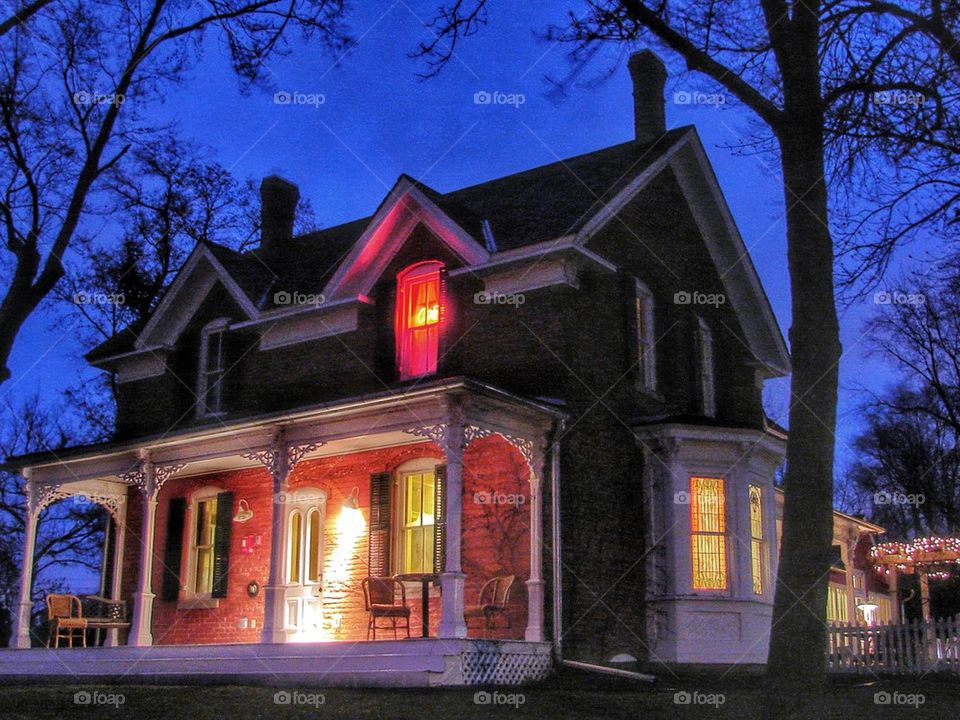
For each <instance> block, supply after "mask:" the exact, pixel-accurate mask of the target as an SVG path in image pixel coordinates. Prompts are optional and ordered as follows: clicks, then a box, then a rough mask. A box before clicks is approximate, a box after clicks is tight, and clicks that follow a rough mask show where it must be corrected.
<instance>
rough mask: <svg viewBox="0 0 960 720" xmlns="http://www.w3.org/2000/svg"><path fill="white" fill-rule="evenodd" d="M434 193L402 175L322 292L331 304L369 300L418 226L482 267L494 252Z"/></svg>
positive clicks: (458, 256)
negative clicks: (368, 297)
mask: <svg viewBox="0 0 960 720" xmlns="http://www.w3.org/2000/svg"><path fill="white" fill-rule="evenodd" d="M428 193H429V194H433V193H432V191H430V190H429V188H425V187H423V186H421V185H419V184H418V183H416V182H414V181H413V180H412V179H410V178H409V177H407V176H405V175H404V176H401V178H400V179H399V180H398V181H397V184H396V185H395V186H394V188H393V189H392V190H391V191H390V193H389V194H388V195H387V197H386V199H385V200H384V201H383V203H382V204H381V205H380V208H379V209H378V210H377V212H376V213H375V214H374V216H373V218H372V219H371V221H370V223H369V224H368V225H367V227H366V229H365V230H364V231H363V233H362V234H361V235H360V237H359V238H358V239H357V241H356V242H355V243H354V244H353V247H352V248H351V250H350V252H349V253H348V254H347V256H346V257H345V258H344V260H343V262H342V263H341V264H340V266H339V267H338V269H337V271H336V273H334V275H333V277H332V278H331V279H330V281H329V282H328V283H327V285H326V287H325V288H324V292H323V294H324V296H325V297H326V298H327V300H338V299H343V298H346V297H356V296H365V295H367V294H369V293H370V291H371V290H372V288H373V286H374V285H375V284H376V283H377V281H378V280H379V279H380V278H381V276H382V275H383V274H384V272H385V271H386V270H387V268H388V267H389V266H390V265H391V262H392V261H393V258H394V257H395V256H396V255H397V254H398V253H399V252H400V250H401V249H402V248H403V246H404V244H405V243H406V241H407V239H408V238H409V237H410V235H411V233H413V231H414V229H415V228H417V226H418V225H421V224H422V225H423V226H424V227H426V228H427V229H428V230H430V232H431V233H432V234H433V235H435V236H436V237H437V238H439V239H440V240H441V241H443V243H444V244H445V245H446V246H447V247H448V248H449V250H450V252H452V253H453V255H455V256H456V257H457V258H459V259H460V260H461V261H462V262H463V263H464V264H465V265H478V264H481V263H485V262H487V261H488V260H489V259H490V253H489V252H488V251H487V250H486V249H485V248H484V247H483V245H481V244H480V243H479V242H477V240H475V239H474V238H473V237H472V236H471V235H470V234H469V233H468V232H466V231H465V230H464V229H463V228H462V227H461V226H460V225H459V224H458V223H457V222H456V221H454V220H453V219H452V218H451V217H450V216H449V215H448V214H447V213H446V212H444V211H443V210H442V209H441V208H440V206H439V205H438V204H437V203H436V202H435V201H434V200H433V199H432V198H431V197H430V196H429V194H428Z"/></svg>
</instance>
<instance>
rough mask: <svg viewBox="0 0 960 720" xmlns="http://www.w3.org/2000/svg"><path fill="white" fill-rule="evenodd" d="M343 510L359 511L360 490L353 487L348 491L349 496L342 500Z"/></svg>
mask: <svg viewBox="0 0 960 720" xmlns="http://www.w3.org/2000/svg"><path fill="white" fill-rule="evenodd" d="M343 509H344V510H359V509H360V488H358V487H354V488H353V490H351V491H350V494H349V495H347V497H345V498H344V500H343Z"/></svg>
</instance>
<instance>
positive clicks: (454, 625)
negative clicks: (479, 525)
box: [438, 401, 467, 638]
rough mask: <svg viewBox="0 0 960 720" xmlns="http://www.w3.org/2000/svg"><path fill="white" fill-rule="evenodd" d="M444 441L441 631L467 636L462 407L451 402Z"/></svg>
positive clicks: (462, 636)
mask: <svg viewBox="0 0 960 720" xmlns="http://www.w3.org/2000/svg"><path fill="white" fill-rule="evenodd" d="M443 439H444V445H445V446H446V447H445V451H446V456H447V489H446V500H447V507H446V508H445V510H446V532H445V533H444V538H445V540H446V550H445V557H446V559H445V564H444V571H443V572H442V573H440V589H441V591H442V593H443V602H442V605H441V610H440V627H439V629H438V635H439V636H440V637H442V638H464V637H466V636H467V624H466V621H465V620H464V618H463V605H464V599H463V596H464V588H465V585H466V578H467V576H466V575H465V574H464V573H463V569H462V566H461V557H460V545H461V540H462V527H463V511H462V507H463V448H464V445H465V440H464V418H463V409H462V407H461V406H460V405H459V404H458V403H457V402H455V401H453V402H451V405H450V407H449V411H448V421H447V424H446V428H444V438H443Z"/></svg>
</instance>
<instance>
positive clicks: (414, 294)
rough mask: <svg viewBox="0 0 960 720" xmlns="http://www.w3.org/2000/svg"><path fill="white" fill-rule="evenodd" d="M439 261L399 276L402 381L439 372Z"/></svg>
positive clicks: (412, 267)
mask: <svg viewBox="0 0 960 720" xmlns="http://www.w3.org/2000/svg"><path fill="white" fill-rule="evenodd" d="M442 267H443V264H442V263H440V262H436V261H428V262H423V263H417V264H416V265H413V266H411V267H409V268H407V269H406V270H404V271H403V272H401V273H400V274H399V275H398V276H397V309H396V326H395V332H396V343H397V369H398V371H399V373H400V379H401V380H406V379H408V378H414V377H420V376H421V375H429V374H431V373H435V372H436V371H437V352H438V349H439V343H440V324H441V319H442V318H441V315H442V306H441V298H440V270H441V268H442Z"/></svg>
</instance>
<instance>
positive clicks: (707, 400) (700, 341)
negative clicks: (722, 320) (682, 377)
mask: <svg viewBox="0 0 960 720" xmlns="http://www.w3.org/2000/svg"><path fill="white" fill-rule="evenodd" d="M697 375H698V376H699V377H698V378H697V380H698V385H699V390H700V412H701V413H703V414H704V415H705V416H707V417H714V416H716V414H717V399H716V392H717V390H716V383H715V380H714V368H713V333H712V332H711V330H710V326H709V325H707V323H706V322H705V321H704V320H703V318H699V317H698V318H697Z"/></svg>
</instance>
